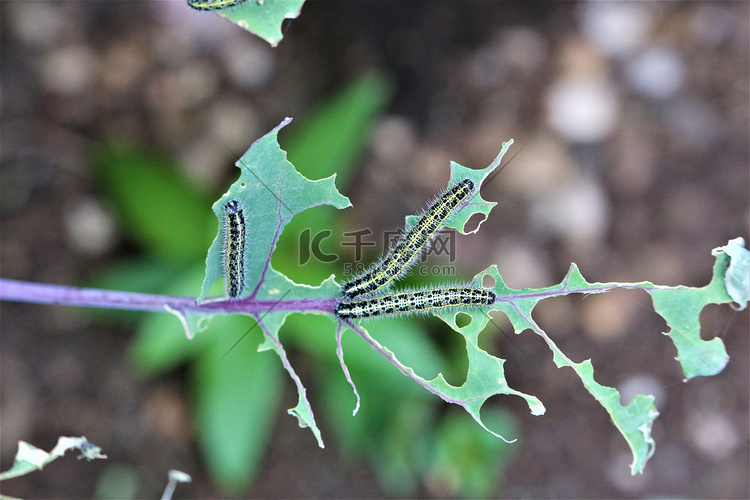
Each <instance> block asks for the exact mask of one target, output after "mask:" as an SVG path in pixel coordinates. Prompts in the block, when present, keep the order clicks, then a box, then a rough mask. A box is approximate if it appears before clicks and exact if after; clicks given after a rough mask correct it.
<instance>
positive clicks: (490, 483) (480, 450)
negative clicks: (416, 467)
mask: <svg viewBox="0 0 750 500" xmlns="http://www.w3.org/2000/svg"><path fill="white" fill-rule="evenodd" d="M482 418H484V420H485V421H487V423H488V424H489V425H490V426H491V427H492V428H493V429H498V430H499V431H500V432H501V433H502V434H506V435H517V434H518V432H519V430H518V426H517V424H516V423H515V421H514V419H513V417H512V416H511V415H510V414H508V413H507V412H505V411H502V410H501V409H499V408H496V407H491V408H489V409H487V410H486V411H485V412H484V415H483V417H482ZM519 451H520V450H519V446H518V444H508V443H504V442H502V441H499V440H497V439H495V438H494V437H493V436H492V435H491V434H488V433H486V432H484V431H483V430H482V429H481V428H479V427H477V426H476V425H474V424H473V423H472V422H471V421H470V420H468V419H466V418H464V417H463V415H461V414H460V413H459V412H457V411H449V412H447V415H446V416H445V418H443V419H442V421H441V422H440V425H439V427H438V429H437V431H436V434H435V437H434V441H433V444H432V447H431V449H430V453H429V456H428V457H427V460H426V461H427V464H426V466H425V469H426V471H425V478H424V483H425V484H426V486H427V489H428V491H429V492H430V493H431V495H432V496H435V497H439V498H456V497H459V498H491V497H494V496H495V495H497V493H498V490H500V488H501V486H502V484H501V478H500V474H501V472H502V471H503V470H504V469H505V467H506V466H507V465H508V463H509V462H510V461H511V460H512V458H513V457H514V456H515V455H516V454H517V453H518V452H519Z"/></svg>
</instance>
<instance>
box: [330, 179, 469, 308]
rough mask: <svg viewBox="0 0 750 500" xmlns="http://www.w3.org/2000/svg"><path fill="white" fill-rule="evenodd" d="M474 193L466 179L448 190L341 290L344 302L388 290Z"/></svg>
mask: <svg viewBox="0 0 750 500" xmlns="http://www.w3.org/2000/svg"><path fill="white" fill-rule="evenodd" d="M473 192H474V183H473V182H472V181H471V180H470V179H465V180H462V181H461V182H459V183H458V184H456V185H455V186H453V187H452V188H450V189H448V190H447V191H446V192H445V193H444V194H443V195H442V196H440V197H439V198H438V199H437V200H436V201H435V202H434V203H433V204H432V205H431V206H430V207H429V208H428V209H427V210H426V211H425V212H424V214H422V216H421V217H420V219H419V220H418V221H417V223H416V224H414V225H413V226H411V227H410V228H409V230H408V231H407V233H406V234H405V235H404V237H403V238H402V239H401V240H399V242H398V243H397V244H396V245H395V246H393V247H392V248H391V249H390V250H388V251H387V252H386V254H385V255H384V256H383V257H382V258H381V260H380V262H379V263H377V264H376V265H374V266H373V267H371V268H370V269H369V270H367V271H366V272H365V273H364V274H362V275H361V276H358V277H355V278H354V279H352V280H351V281H349V282H348V283H345V284H344V285H343V286H342V287H341V291H342V292H343V294H344V299H345V300H351V299H353V298H355V297H359V296H365V295H370V294H372V293H375V292H377V291H378V290H381V289H382V290H385V289H387V288H388V286H389V284H390V283H391V281H393V280H394V279H396V278H398V277H399V276H401V275H402V274H403V273H405V272H406V271H407V269H409V267H410V266H411V265H413V264H414V262H416V259H417V257H419V255H420V254H421V253H422V251H424V249H425V248H427V247H428V246H429V244H430V242H431V241H432V239H433V238H434V236H435V234H436V233H437V231H438V230H439V229H440V228H441V227H443V226H444V225H445V223H446V221H447V220H448V219H449V218H450V216H451V215H452V214H453V213H454V212H455V211H456V209H457V208H458V207H459V206H461V205H462V204H463V203H464V201H466V200H467V199H468V198H469V196H470V195H471V194H472V193H473Z"/></svg>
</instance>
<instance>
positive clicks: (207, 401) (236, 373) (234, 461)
mask: <svg viewBox="0 0 750 500" xmlns="http://www.w3.org/2000/svg"><path fill="white" fill-rule="evenodd" d="M173 321H174V320H173ZM259 333H260V332H254V334H253V337H254V338H257V337H258V336H259ZM227 340H230V339H227ZM231 340H232V341H227V342H214V343H212V344H211V348H210V349H208V350H206V351H205V352H203V353H202V355H201V356H198V357H197V358H196V362H195V363H194V364H193V366H192V369H193V375H194V377H193V382H194V383H193V390H194V394H195V409H196V419H197V425H198V428H199V430H200V432H199V433H198V439H199V442H200V445H201V448H202V450H203V452H204V453H205V455H206V458H207V463H208V466H209V469H210V470H211V473H212V474H213V476H214V477H215V478H216V479H217V481H218V483H219V484H220V485H221V486H222V488H224V489H227V490H229V491H230V492H234V493H236V492H240V491H243V490H245V489H246V488H247V487H248V486H249V485H250V483H251V481H252V479H253V477H254V476H255V473H256V471H257V468H258V464H259V462H260V459H261V457H262V455H263V452H264V450H265V448H266V445H267V444H268V441H269V439H270V437H271V428H272V423H273V420H274V418H275V416H276V414H277V410H278V406H279V402H280V399H281V394H282V392H283V391H282V378H281V370H280V369H279V363H278V361H277V360H275V359H274V357H273V356H269V355H268V354H267V353H259V352H257V350H256V347H255V346H256V345H257V343H256V342H253V341H252V339H245V340H247V341H246V342H239V343H237V345H235V346H234V347H232V346H233V342H234V339H231ZM229 349H231V350H229ZM227 351H228V352H227Z"/></svg>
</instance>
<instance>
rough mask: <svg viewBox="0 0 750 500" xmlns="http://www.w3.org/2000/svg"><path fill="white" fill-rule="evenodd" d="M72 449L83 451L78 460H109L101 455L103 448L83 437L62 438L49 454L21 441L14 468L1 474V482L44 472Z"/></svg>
mask: <svg viewBox="0 0 750 500" xmlns="http://www.w3.org/2000/svg"><path fill="white" fill-rule="evenodd" d="M72 449H78V450H80V451H81V455H80V456H79V457H78V458H85V459H86V460H93V459H95V458H107V455H103V454H102V453H101V451H102V449H101V448H99V447H98V446H96V445H94V444H92V443H89V441H88V440H87V439H86V438H85V437H83V436H81V437H66V436H61V437H60V438H59V439H58V440H57V444H56V445H55V447H54V448H53V449H52V451H50V452H49V453H48V452H46V451H44V450H42V449H40V448H37V447H36V446H34V445H32V444H29V443H27V442H26V441H19V442H18V452H17V453H16V457H15V460H14V461H13V466H12V467H11V468H10V469H8V470H7V471H5V472H3V473H2V474H0V481H2V480H4V479H11V478H14V477H19V476H23V475H26V474H28V473H29V472H33V471H35V470H42V468H43V467H44V466H45V465H47V464H48V463H50V462H52V461H53V460H55V459H56V458H59V457H61V456H63V455H64V454H65V452H66V451H68V450H72Z"/></svg>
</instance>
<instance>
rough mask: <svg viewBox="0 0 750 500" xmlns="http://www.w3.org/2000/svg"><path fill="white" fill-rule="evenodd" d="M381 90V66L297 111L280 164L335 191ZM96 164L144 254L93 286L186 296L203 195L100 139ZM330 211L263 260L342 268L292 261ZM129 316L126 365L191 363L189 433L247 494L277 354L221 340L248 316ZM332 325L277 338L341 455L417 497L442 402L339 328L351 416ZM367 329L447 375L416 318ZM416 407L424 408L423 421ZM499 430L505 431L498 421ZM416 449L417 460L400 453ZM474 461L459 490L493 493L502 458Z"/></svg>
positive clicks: (276, 386)
mask: <svg viewBox="0 0 750 500" xmlns="http://www.w3.org/2000/svg"><path fill="white" fill-rule="evenodd" d="M390 94H391V85H390V83H389V81H388V80H387V79H386V78H384V77H383V76H381V75H379V74H375V73H370V74H366V75H364V76H362V77H361V78H359V79H358V80H356V81H354V82H352V83H351V84H350V85H348V86H347V87H346V88H344V89H343V90H342V91H341V92H340V93H339V94H338V95H336V96H334V97H333V98H332V99H330V100H328V101H327V102H324V103H322V104H321V105H320V106H318V107H317V109H315V110H314V111H313V112H311V113H310V115H309V116H308V117H306V118H303V119H302V124H301V126H299V127H296V129H295V131H294V132H292V133H290V134H289V136H288V138H287V139H286V140H285V141H284V143H285V148H286V149H287V153H288V157H289V159H290V160H291V161H293V162H294V163H295V164H296V165H297V166H298V168H299V169H300V170H301V171H303V172H305V174H306V175H308V176H309V177H312V178H319V177H325V176H327V175H330V174H331V173H333V172H336V173H337V175H338V177H337V184H338V185H339V186H342V187H344V188H345V187H346V186H347V185H348V183H349V182H350V180H351V178H352V174H353V171H354V169H355V167H356V165H357V161H358V159H359V157H360V155H361V152H362V151H363V149H364V147H365V146H366V144H367V141H368V140H369V138H370V133H371V130H372V127H373V126H374V124H375V122H376V120H377V119H378V117H379V116H380V114H381V113H382V110H383V109H384V106H385V104H386V103H387V101H388V99H389V96H390ZM97 164H98V166H99V170H100V172H101V181H102V186H103V187H104V188H105V190H106V193H107V196H108V198H109V199H110V200H111V202H112V203H113V205H114V207H115V208H116V210H117V213H118V214H119V216H120V218H121V220H122V221H123V226H124V227H125V228H126V230H127V233H128V235H129V237H130V238H131V239H132V240H133V241H134V242H136V243H137V244H138V245H139V247H140V248H141V249H142V250H143V251H144V254H145V255H144V257H142V258H139V259H137V260H132V261H127V262H125V261H123V262H121V263H119V264H116V265H115V266H114V267H112V268H111V269H110V270H109V271H108V272H107V273H106V274H103V275H101V276H99V277H97V278H96V279H95V280H94V281H95V282H94V283H93V284H94V285H96V286H99V287H105V288H109V289H119V290H132V291H141V292H153V293H161V294H169V295H195V293H196V290H198V289H199V288H200V282H201V280H202V279H203V275H204V271H205V262H204V260H205V251H206V250H205V249H206V248H207V247H208V245H209V243H210V241H211V238H212V235H213V234H215V232H216V218H215V216H214V215H213V214H212V213H211V211H210V210H208V207H209V205H210V201H209V199H210V194H209V193H205V192H203V191H202V190H201V189H199V188H197V187H195V186H193V185H191V184H190V183H189V182H187V181H186V180H185V179H183V178H181V177H180V176H179V175H178V174H177V173H176V169H174V168H173V167H172V166H171V165H170V163H169V162H168V161H166V160H165V159H164V158H160V157H159V156H157V155H154V154H150V153H147V152H144V151H143V150H140V149H138V148H134V147H128V146H126V145H121V144H120V145H115V146H109V147H107V148H105V149H103V150H101V151H100V152H99V154H98V155H97ZM339 214H340V212H339V211H338V210H335V209H332V208H329V207H318V208H315V209H312V210H307V211H305V212H303V213H301V214H299V215H297V216H295V217H294V219H293V220H292V221H291V222H290V223H289V225H288V226H287V227H286V228H285V230H284V233H283V235H282V237H281V239H280V242H279V244H278V246H277V248H276V251H275V252H274V256H273V264H274V267H275V268H277V269H279V270H280V271H283V272H284V273H288V274H289V275H290V276H292V277H294V279H295V281H297V282H300V283H315V282H320V280H322V279H324V278H325V277H327V276H329V275H331V274H334V273H335V274H341V270H342V263H341V261H340V260H337V261H336V262H333V263H321V262H317V261H316V260H315V259H312V260H311V261H310V262H309V263H308V264H307V265H300V263H299V258H298V245H299V241H298V235H299V234H300V232H301V231H302V230H303V229H306V228H310V230H311V232H312V234H316V233H317V232H318V231H321V230H325V229H332V228H333V229H334V230H336V228H341V227H342V226H343V223H342V221H341V216H340V215H339ZM183 215H184V216H185V217H186V218H184V219H183V217H182V216H183ZM107 314H110V315H111V317H116V318H119V319H121V320H125V318H127V317H129V318H132V316H131V315H130V314H132V313H125V312H119V311H108V312H107ZM140 314H141V315H142V316H141V319H140V322H139V326H138V330H137V333H136V337H135V339H134V341H133V344H132V346H131V359H132V361H133V365H134V367H135V369H136V370H137V371H138V372H139V373H141V374H142V375H144V376H158V375H159V374H163V373H165V372H167V371H169V370H173V369H175V368H176V367H178V366H181V365H184V364H187V365H188V366H189V368H190V373H191V378H190V387H191V395H192V398H193V411H194V415H195V421H196V429H197V440H198V443H199V444H200V447H201V449H202V450H203V453H204V455H205V457H206V461H207V464H208V466H209V468H210V470H211V472H212V474H213V476H214V478H215V480H216V481H217V484H218V485H219V486H220V487H221V488H222V489H224V490H226V491H228V492H232V493H238V492H241V491H244V490H247V489H248V488H249V487H250V486H251V484H252V480H253V478H254V476H255V474H256V473H257V469H258V465H259V462H260V460H261V458H262V456H263V453H264V451H265V449H266V448H267V447H268V445H269V439H270V436H271V434H272V426H273V421H274V418H276V417H277V416H278V414H279V412H280V407H279V405H280V399H281V394H283V386H284V382H283V380H284V378H283V375H282V373H283V372H282V370H281V367H280V366H279V363H278V360H276V359H275V358H274V357H272V356H268V355H267V354H266V353H258V352H257V346H258V344H259V343H260V341H261V339H262V333H261V331H260V329H259V328H256V329H253V330H252V331H251V332H250V334H249V335H248V337H247V338H245V339H243V340H242V341H241V342H239V343H238V344H237V346H236V347H234V348H233V349H232V346H233V344H234V343H235V341H236V340H237V339H238V338H239V337H240V336H241V335H242V334H243V332H246V331H248V330H249V329H250V328H251V327H252V326H253V325H254V324H255V323H254V321H253V320H252V319H250V318H248V317H246V316H241V315H225V316H217V317H214V318H213V319H212V320H211V324H210V327H209V330H208V331H206V332H203V333H202V334H201V335H197V336H196V337H195V338H194V339H193V340H192V341H188V340H187V339H186V337H185V333H184V331H183V329H182V327H181V326H180V324H179V322H177V321H175V318H174V317H172V316H170V315H165V314H148V313H140ZM332 327H333V323H332V321H331V320H330V319H329V318H326V317H320V316H310V315H304V316H303V315H299V314H294V315H292V316H290V317H289V318H288V319H287V321H286V323H285V325H284V328H283V335H284V339H285V342H286V343H287V345H288V346H290V348H292V349H299V350H301V351H303V352H304V353H305V356H309V357H311V358H312V359H314V360H315V362H316V363H315V366H316V367H318V369H317V370H316V372H315V384H316V386H317V387H319V388H320V393H321V398H322V401H323V404H324V405H325V413H326V415H327V416H328V417H329V418H330V419H331V422H332V423H333V425H331V428H332V430H333V432H334V433H335V435H336V440H337V443H338V444H339V446H340V448H341V449H342V450H343V453H345V454H347V455H350V456H357V457H361V458H365V459H367V460H369V461H371V463H372V464H373V465H374V467H375V470H376V472H377V474H378V477H379V478H380V482H381V484H382V485H383V487H384V488H387V489H388V491H390V492H392V493H393V494H397V495H410V494H414V493H415V491H417V488H418V487H419V485H420V483H421V482H422V480H423V478H424V477H426V476H427V475H428V474H430V472H431V471H432V470H434V464H432V463H431V461H430V459H429V458H430V457H431V456H432V453H426V451H425V450H428V449H430V450H432V449H435V450H437V449H440V448H445V446H446V445H447V441H446V440H447V439H449V437H448V436H444V435H443V434H445V433H444V432H443V433H442V434H441V432H439V429H440V428H441V422H442V420H443V418H442V417H441V416H440V415H439V412H438V408H439V406H440V404H441V403H440V401H439V400H436V399H435V398H434V397H431V396H430V395H429V394H428V393H425V392H424V391H423V390H421V389H420V388H419V386H417V385H416V384H414V383H413V382H412V381H410V380H408V379H406V378H404V377H403V376H402V375H401V374H400V373H399V372H398V371H397V370H395V369H394V368H393V366H392V365H390V364H389V363H387V361H385V360H384V359H382V357H381V356H379V355H378V354H377V353H376V352H375V351H373V350H372V349H371V348H370V347H369V346H368V345H367V344H366V343H364V342H362V341H361V340H360V339H356V338H353V337H352V338H349V337H347V338H346V339H344V346H345V349H346V350H347V352H348V365H349V367H350V369H351V371H352V373H353V374H354V376H356V377H357V378H358V380H361V381H362V382H361V383H360V385H359V388H360V392H361V393H362V394H363V395H364V394H367V396H365V399H364V404H363V406H362V408H361V410H360V412H359V413H358V415H357V417H356V418H352V417H351V414H350V413H349V411H351V409H352V408H353V407H354V404H355V401H354V398H353V397H352V396H351V390H350V388H349V386H348V384H347V383H346V381H345V380H344V378H343V377H341V374H340V371H339V370H340V368H339V363H338V359H337V357H336V354H335V352H336V344H335V339H334V338H333V337H332V336H331V335H330V333H329V332H330V331H331V328H332ZM371 330H372V331H373V332H378V335H380V336H381V337H379V338H382V339H387V340H388V343H389V345H390V346H393V348H394V349H395V350H396V352H398V353H399V356H401V357H403V359H405V360H408V361H409V362H410V363H412V366H415V367H418V368H419V369H420V370H423V373H434V374H437V373H438V372H439V371H441V370H443V371H445V370H446V368H447V369H448V370H450V365H451V360H450V359H445V357H444V356H443V355H442V354H441V352H440V351H439V350H438V349H437V348H436V347H435V344H434V343H433V341H432V340H431V339H430V337H429V335H428V333H427V331H426V330H425V328H424V324H423V323H422V322H415V321H407V320H396V321H393V322H390V323H389V324H388V326H387V327H385V328H384V327H378V326H373V328H371ZM230 349H232V351H231V353H230V354H229V355H226V356H225V353H226V352H227V351H229V350H230ZM456 371H459V370H456ZM370 395H372V397H370ZM400 395H408V396H409V397H407V398H403V397H399V396H400ZM375 402H377V403H375ZM417 409H420V410H419V411H417ZM425 415H429V416H430V417H429V418H426V419H425V418H423V417H425ZM506 421H507V419H506ZM426 422H427V423H428V424H427V425H426ZM467 423H468V424H469V426H468V427H466V426H465V425H464V427H466V430H465V432H467V433H468V434H469V435H471V436H473V440H474V441H476V440H479V441H481V440H482V439H486V438H485V437H483V436H482V435H483V434H486V433H485V432H484V431H483V430H482V429H481V428H479V427H477V426H476V425H473V423H472V422H467ZM509 425H510V424H509ZM511 427H512V426H511ZM404 429H417V430H418V432H414V433H411V432H404ZM498 429H499V430H501V431H506V430H507V431H509V432H511V431H510V428H509V427H507V425H500V426H498ZM489 437H490V438H491V443H492V444H491V446H490V447H491V448H492V449H494V450H496V452H497V453H500V454H502V453H505V452H504V451H502V450H505V449H507V448H508V445H507V444H505V443H503V442H501V441H498V440H496V439H495V438H494V437H492V436H489ZM418 456H419V457H421V458H420V460H416V461H413V460H411V458H413V457H418ZM478 457H479V455H478ZM483 463H484V465H482V464H479V463H476V464H473V467H476V468H477V470H480V469H481V470H483V469H482V467H484V468H487V467H489V468H490V469H492V470H494V473H492V474H487V475H485V476H483V477H485V483H484V485H483V486H482V487H479V489H477V488H478V487H477V486H476V485H474V486H472V487H468V486H464V485H457V486H456V488H457V489H456V490H455V491H456V494H461V492H470V491H480V490H481V491H485V492H492V491H494V489H495V487H496V485H497V480H496V476H497V474H498V473H499V467H500V465H499V464H500V463H501V462H499V461H495V460H490V461H489V462H483ZM396 464H400V465H399V466H396ZM472 488H473V489H472Z"/></svg>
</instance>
